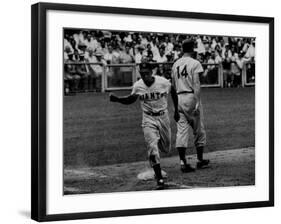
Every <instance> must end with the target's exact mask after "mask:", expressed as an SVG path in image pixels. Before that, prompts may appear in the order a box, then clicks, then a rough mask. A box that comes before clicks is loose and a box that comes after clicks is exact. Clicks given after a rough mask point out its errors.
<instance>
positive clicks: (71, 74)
mask: <svg viewBox="0 0 281 224" xmlns="http://www.w3.org/2000/svg"><path fill="white" fill-rule="evenodd" d="M73 62H74V60H73V53H72V52H69V53H68V57H67V59H66V60H65V64H64V91H65V94H66V95H68V94H70V93H75V92H76V91H77V90H78V85H79V81H80V76H79V75H77V71H76V66H75V65H74V64H71V63H73Z"/></svg>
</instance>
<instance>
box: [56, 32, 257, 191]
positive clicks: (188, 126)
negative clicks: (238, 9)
mask: <svg viewBox="0 0 281 224" xmlns="http://www.w3.org/2000/svg"><path fill="white" fill-rule="evenodd" d="M242 35H243V34H242V33H241V36H227V35H225V36H222V35H207V34H201V33H200V34H188V33H164V32H162V33H161V32H143V31H127V30H99V29H91V28H88V29H84V28H68V27H65V28H64V29H63V36H62V39H63V40H60V41H63V49H62V51H63V61H62V63H63V73H62V74H61V75H62V78H63V91H64V96H63V165H64V170H63V179H64V180H63V189H64V191H63V193H64V194H65V195H73V194H93V193H113V192H129V191H153V190H164V191H165V190H170V189H197V188H213V187H235V186H252V185H255V67H256V65H255V48H256V44H257V45H259V44H260V43H256V38H255V37H254V36H242Z"/></svg>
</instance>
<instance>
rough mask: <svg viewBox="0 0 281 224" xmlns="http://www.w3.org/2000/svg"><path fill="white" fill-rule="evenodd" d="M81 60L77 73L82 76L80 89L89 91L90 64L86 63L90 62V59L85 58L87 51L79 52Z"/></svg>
mask: <svg viewBox="0 0 281 224" xmlns="http://www.w3.org/2000/svg"><path fill="white" fill-rule="evenodd" d="M79 62H80V64H78V65H77V75H79V77H80V80H81V82H80V84H81V85H80V90H81V91H82V92H87V91H88V88H89V87H88V82H89V80H88V79H89V75H90V72H89V68H88V65H86V63H87V62H88V60H86V59H85V53H81V54H79Z"/></svg>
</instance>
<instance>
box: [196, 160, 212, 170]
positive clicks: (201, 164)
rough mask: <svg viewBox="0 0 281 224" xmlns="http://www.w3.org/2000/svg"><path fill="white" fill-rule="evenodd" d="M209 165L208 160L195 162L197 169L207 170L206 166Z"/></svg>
mask: <svg viewBox="0 0 281 224" xmlns="http://www.w3.org/2000/svg"><path fill="white" fill-rule="evenodd" d="M209 163H210V160H208V159H203V160H201V161H199V162H197V169H204V168H207V167H208V165H209Z"/></svg>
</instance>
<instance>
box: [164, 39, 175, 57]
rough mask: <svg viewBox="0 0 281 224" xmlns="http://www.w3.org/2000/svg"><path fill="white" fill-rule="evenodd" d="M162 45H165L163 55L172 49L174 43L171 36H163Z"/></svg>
mask: <svg viewBox="0 0 281 224" xmlns="http://www.w3.org/2000/svg"><path fill="white" fill-rule="evenodd" d="M164 46H165V55H167V54H170V53H171V52H172V51H173V49H174V45H173V43H172V42H171V38H170V37H169V36H165V42H164Z"/></svg>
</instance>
